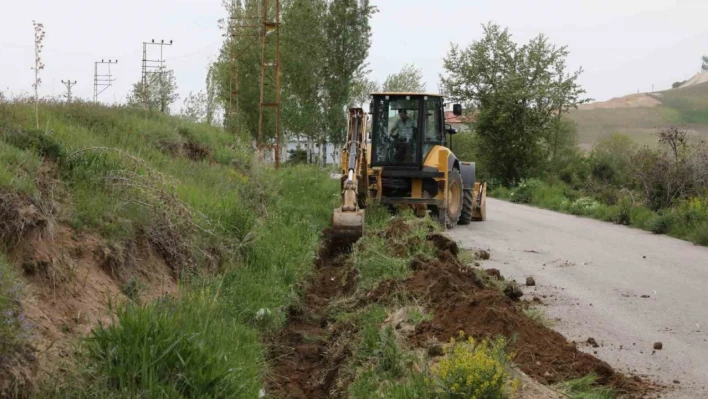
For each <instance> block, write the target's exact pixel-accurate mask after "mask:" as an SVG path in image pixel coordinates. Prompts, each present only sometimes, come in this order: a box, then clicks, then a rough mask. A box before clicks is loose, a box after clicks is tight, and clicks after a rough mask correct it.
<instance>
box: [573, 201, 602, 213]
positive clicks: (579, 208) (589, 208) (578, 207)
mask: <svg viewBox="0 0 708 399" xmlns="http://www.w3.org/2000/svg"><path fill="white" fill-rule="evenodd" d="M600 206H601V205H600V203H599V202H597V201H595V200H594V199H592V198H590V197H583V198H580V199H578V200H576V201H575V202H573V203H572V204H570V206H568V212H570V213H572V214H573V215H579V216H583V215H590V214H592V213H593V212H594V211H595V209H597V208H598V207H600Z"/></svg>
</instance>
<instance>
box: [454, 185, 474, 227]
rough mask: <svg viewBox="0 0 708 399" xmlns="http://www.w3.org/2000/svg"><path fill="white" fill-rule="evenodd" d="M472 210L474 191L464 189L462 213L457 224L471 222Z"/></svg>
mask: <svg viewBox="0 0 708 399" xmlns="http://www.w3.org/2000/svg"><path fill="white" fill-rule="evenodd" d="M473 211H474V193H473V192H472V190H467V189H466V190H464V192H463V194H462V214H461V215H460V220H459V221H458V222H457V224H462V225H467V224H470V222H472V212H473Z"/></svg>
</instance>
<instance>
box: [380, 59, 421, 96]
mask: <svg viewBox="0 0 708 399" xmlns="http://www.w3.org/2000/svg"><path fill="white" fill-rule="evenodd" d="M383 90H384V91H397V92H422V91H425V82H423V72H422V71H421V69H420V68H418V67H416V66H415V65H413V64H407V65H405V66H404V67H403V68H402V69H401V71H400V72H398V73H394V74H392V75H388V77H387V78H386V80H385V81H384V84H383Z"/></svg>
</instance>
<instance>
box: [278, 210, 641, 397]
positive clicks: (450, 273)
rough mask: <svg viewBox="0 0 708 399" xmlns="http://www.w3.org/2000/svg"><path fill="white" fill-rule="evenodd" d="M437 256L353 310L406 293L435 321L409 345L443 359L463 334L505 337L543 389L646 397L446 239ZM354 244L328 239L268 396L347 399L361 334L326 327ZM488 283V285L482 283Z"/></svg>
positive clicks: (440, 240)
mask: <svg viewBox="0 0 708 399" xmlns="http://www.w3.org/2000/svg"><path fill="white" fill-rule="evenodd" d="M406 228H407V227H405V226H404V225H402V224H400V223H393V224H391V225H390V226H389V228H388V229H386V231H385V232H383V234H387V235H389V234H390V235H391V236H395V237H398V238H401V237H402V236H401V235H398V234H400V233H401V232H402V231H405V229H406ZM428 240H429V241H431V242H433V243H434V244H435V246H436V248H437V249H438V251H437V259H435V260H432V261H430V260H426V259H424V258H422V257H419V258H416V259H415V260H413V261H412V262H411V265H410V267H411V270H413V271H414V273H413V274H412V275H411V276H410V277H408V278H407V279H404V280H389V281H384V282H382V283H380V284H378V285H377V286H376V287H374V288H373V289H372V290H370V291H369V292H367V293H361V292H358V293H356V298H355V300H354V301H352V306H354V307H356V308H364V307H365V306H367V305H368V304H370V303H384V304H385V303H393V302H395V301H396V298H397V296H399V295H400V294H401V293H404V292H405V293H407V294H409V295H411V296H413V297H414V298H416V299H417V300H418V301H420V303H424V304H426V305H425V307H426V308H428V309H429V310H430V311H431V312H430V313H432V315H433V318H432V320H429V321H423V322H421V323H419V324H418V325H417V326H416V327H415V328H414V329H413V328H412V327H411V328H410V330H411V331H409V333H408V334H406V336H407V337H408V340H409V343H410V344H411V345H413V346H414V347H418V348H421V349H425V352H426V353H428V354H430V355H431V356H434V355H439V354H440V353H439V352H440V351H439V348H440V344H441V343H443V342H447V341H448V340H449V339H450V338H452V337H457V336H458V335H459V332H460V331H463V332H464V333H465V334H466V335H468V336H473V337H475V338H477V339H481V338H496V337H498V336H504V337H505V338H507V339H508V340H509V342H510V349H511V351H512V352H513V353H514V354H515V360H514V362H515V364H516V365H517V366H518V368H519V369H520V370H521V371H522V372H523V373H525V374H527V375H528V376H530V377H531V378H533V379H534V380H536V381H539V382H541V383H543V384H553V383H558V382H561V381H565V380H568V379H574V378H581V377H585V376H587V375H588V374H590V373H595V374H597V375H598V376H599V383H600V384H606V385H612V386H613V387H614V388H616V389H617V390H618V391H619V392H620V393H627V394H629V397H644V396H643V395H644V393H645V392H646V391H647V385H645V384H644V383H643V382H641V381H639V380H638V379H637V380H634V379H629V378H627V377H625V376H623V375H622V374H619V373H617V372H615V371H614V370H613V369H612V367H610V366H609V365H608V364H607V363H605V362H604V361H602V360H599V359H597V358H595V357H594V356H592V355H589V354H586V353H583V352H581V351H579V350H578V349H577V348H576V347H575V345H574V344H572V343H570V342H568V341H567V340H566V339H565V338H564V337H563V336H562V335H561V334H559V333H557V332H555V331H553V330H550V329H549V328H547V327H545V326H543V325H542V324H540V323H538V322H535V321H533V320H531V319H530V318H528V317H527V316H526V315H525V314H524V313H523V308H522V305H520V304H519V303H518V302H515V301H513V300H512V299H510V298H508V297H507V296H505V295H504V294H503V293H502V292H500V291H499V290H498V289H493V288H487V287H486V286H485V282H486V279H487V278H488V277H486V276H485V277H481V278H480V277H479V275H478V274H477V273H476V272H475V269H473V268H470V267H466V266H464V265H463V264H462V263H461V262H460V261H459V260H458V258H457V256H456V255H455V253H456V252H457V245H456V244H455V243H454V242H453V241H452V240H450V239H448V238H447V237H445V236H442V235H429V236H428ZM350 248H351V242H349V241H346V240H344V241H342V237H338V236H336V235H333V232H332V231H326V232H325V240H324V242H323V246H322V250H321V251H320V256H319V258H318V261H317V263H316V265H315V268H316V271H317V273H316V276H315V277H314V280H313V281H312V283H311V285H310V286H309V289H308V290H307V293H306V294H305V296H304V298H303V301H302V302H301V303H300V304H299V306H298V307H297V308H295V309H291V311H290V313H289V315H288V323H287V326H286V327H285V328H284V329H283V330H282V331H281V332H280V333H279V334H278V335H277V336H275V337H273V339H272V342H271V343H270V347H271V353H270V359H271V361H272V363H273V365H274V369H273V370H272V371H273V372H272V375H273V377H272V378H271V379H270V380H269V381H268V382H267V392H268V394H270V395H273V396H275V397H279V398H294V399H301V398H302V399H304V398H315V399H318V398H329V397H343V396H344V394H343V393H342V392H345V389H346V386H345V385H346V384H347V382H346V381H343V380H342V377H341V376H339V370H340V368H341V367H342V366H343V365H344V364H346V362H347V361H348V359H349V358H350V357H351V356H352V348H351V347H350V346H349V345H347V344H346V343H343V342H350V341H352V340H353V337H355V336H356V331H357V326H352V325H341V324H337V323H335V322H333V321H331V320H328V318H327V315H326V314H325V313H326V309H327V306H328V305H329V304H330V303H331V302H332V300H333V299H335V298H337V297H344V296H346V295H350V294H352V293H354V290H355V279H354V278H353V277H355V270H353V266H352V265H351V263H350V262H348V261H347V252H348V250H349V249H350ZM483 279H485V280H483Z"/></svg>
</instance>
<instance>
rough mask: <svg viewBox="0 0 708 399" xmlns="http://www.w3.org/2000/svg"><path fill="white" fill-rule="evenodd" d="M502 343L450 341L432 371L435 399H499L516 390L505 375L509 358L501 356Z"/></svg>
mask: <svg viewBox="0 0 708 399" xmlns="http://www.w3.org/2000/svg"><path fill="white" fill-rule="evenodd" d="M505 345H506V344H505V341H504V340H503V339H501V338H500V339H497V340H495V341H492V342H490V341H487V340H484V341H481V342H476V341H475V340H474V338H472V337H469V338H468V339H467V340H460V341H455V340H454V339H451V340H450V343H448V344H446V345H445V346H444V348H443V350H444V352H445V356H444V357H443V358H442V359H441V360H440V362H439V363H438V364H436V365H434V366H433V368H432V381H433V384H434V385H435V388H436V389H435V391H436V394H437V395H438V396H437V397H438V398H448V399H457V398H488V399H503V398H506V397H509V396H510V395H513V394H514V392H515V391H516V389H517V387H518V382H517V381H516V380H514V379H513V378H512V377H511V375H510V374H509V372H508V371H507V364H508V363H509V362H510V361H511V356H509V355H507V354H506V353H505Z"/></svg>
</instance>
